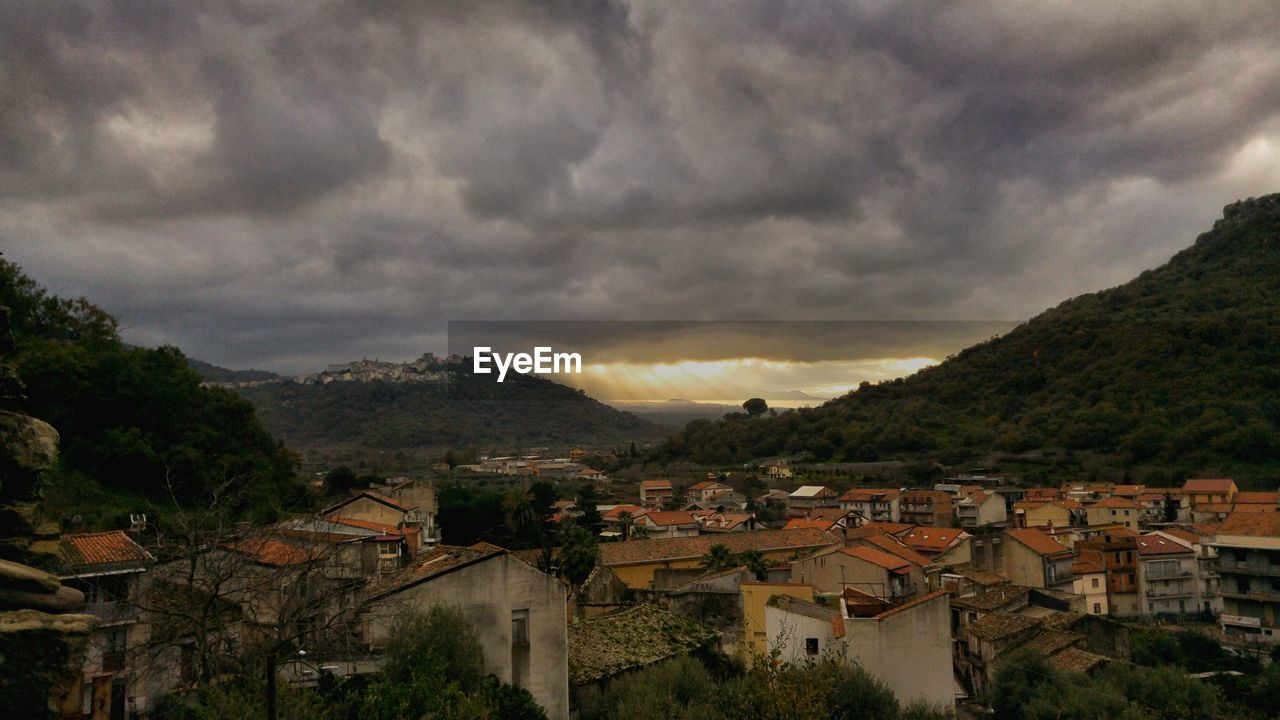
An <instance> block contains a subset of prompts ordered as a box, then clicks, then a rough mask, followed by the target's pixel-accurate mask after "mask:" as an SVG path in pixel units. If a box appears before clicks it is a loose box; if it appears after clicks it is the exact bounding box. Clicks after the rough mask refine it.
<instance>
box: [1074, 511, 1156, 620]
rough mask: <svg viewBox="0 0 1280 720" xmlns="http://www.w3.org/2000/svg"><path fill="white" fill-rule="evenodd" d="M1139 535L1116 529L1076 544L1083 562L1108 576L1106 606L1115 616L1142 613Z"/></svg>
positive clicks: (1131, 615)
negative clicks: (1139, 578)
mask: <svg viewBox="0 0 1280 720" xmlns="http://www.w3.org/2000/svg"><path fill="white" fill-rule="evenodd" d="M1137 540H1138V534H1137V533H1135V532H1133V531H1132V530H1129V529H1127V528H1119V527H1117V528H1113V529H1109V530H1106V531H1104V532H1101V533H1098V534H1096V535H1093V536H1092V537H1089V538H1082V539H1080V540H1077V541H1076V544H1075V550H1076V552H1077V553H1078V554H1079V556H1080V560H1081V561H1082V562H1089V563H1092V564H1094V565H1097V566H1099V567H1101V568H1102V571H1103V573H1104V574H1105V575H1106V584H1107V606H1108V608H1109V610H1110V615H1111V616H1112V617H1138V616H1140V615H1142V614H1143V606H1142V598H1141V597H1140V596H1139V594H1138V543H1137Z"/></svg>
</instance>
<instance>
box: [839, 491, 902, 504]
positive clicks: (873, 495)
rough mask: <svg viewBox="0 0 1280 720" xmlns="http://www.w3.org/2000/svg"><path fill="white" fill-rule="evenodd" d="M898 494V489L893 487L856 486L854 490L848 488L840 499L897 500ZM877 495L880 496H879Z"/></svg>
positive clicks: (859, 500)
mask: <svg viewBox="0 0 1280 720" xmlns="http://www.w3.org/2000/svg"><path fill="white" fill-rule="evenodd" d="M898 494H899V493H898V491H897V490H894V489H893V488H854V489H852V490H846V491H845V493H844V494H843V495H841V496H840V501H841V502H871V501H872V500H877V499H878V501H880V502H888V501H891V500H896V499H897V497H898ZM877 496H879V497H878V498H877Z"/></svg>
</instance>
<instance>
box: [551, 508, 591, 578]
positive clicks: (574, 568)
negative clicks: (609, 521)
mask: <svg viewBox="0 0 1280 720" xmlns="http://www.w3.org/2000/svg"><path fill="white" fill-rule="evenodd" d="M599 559H600V547H599V546H598V545H597V544H596V538H595V536H594V535H592V534H591V532H590V531H588V530H586V529H585V528H583V527H580V526H579V525H577V524H576V523H570V524H569V526H568V527H567V528H566V530H565V532H564V544H563V545H562V546H561V547H560V554H559V556H558V564H559V566H560V568H559V570H560V577H562V578H564V579H566V580H568V581H569V583H570V584H571V585H580V584H581V583H582V581H584V580H586V579H587V576H589V575H591V571H592V570H595V568H596V563H597V561H599Z"/></svg>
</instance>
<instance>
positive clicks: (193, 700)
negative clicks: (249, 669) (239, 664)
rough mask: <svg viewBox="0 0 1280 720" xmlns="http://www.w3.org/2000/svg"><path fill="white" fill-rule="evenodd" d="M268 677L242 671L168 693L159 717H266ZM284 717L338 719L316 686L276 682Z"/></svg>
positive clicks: (210, 719)
mask: <svg viewBox="0 0 1280 720" xmlns="http://www.w3.org/2000/svg"><path fill="white" fill-rule="evenodd" d="M266 697H267V688H266V681H265V680H264V679H263V678H262V677H260V676H259V675H241V676H237V677H236V678H235V679H234V680H232V681H230V682H222V683H217V684H210V685H199V686H197V687H195V688H194V689H192V690H191V691H189V692H185V693H177V694H170V695H167V696H165V699H164V700H163V701H162V702H161V704H160V705H159V707H157V708H156V711H155V714H154V717H155V718H156V720H225V719H226V718H256V717H262V715H263V711H264V709H265V708H266V702H267V701H266ZM276 699H277V703H276V707H277V711H278V713H279V718H280V720H331V719H333V720H337V718H338V717H340V716H335V715H334V714H333V712H332V710H331V708H330V707H329V706H328V705H327V704H326V703H325V699H324V697H323V696H322V695H321V694H320V693H317V692H315V691H313V690H309V689H307V688H303V687H299V686H296V685H290V684H289V683H286V682H279V683H277V684H276Z"/></svg>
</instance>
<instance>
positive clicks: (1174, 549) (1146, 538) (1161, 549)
mask: <svg viewBox="0 0 1280 720" xmlns="http://www.w3.org/2000/svg"><path fill="white" fill-rule="evenodd" d="M1184 553H1185V554H1188V555H1190V554H1191V548H1189V547H1187V546H1186V545H1181V544H1179V543H1176V542H1174V541H1172V540H1170V539H1169V538H1166V537H1164V536H1162V535H1158V534H1156V533H1150V534H1148V535H1143V536H1142V537H1140V538H1138V554H1139V555H1146V556H1153V555H1181V554H1184Z"/></svg>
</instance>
